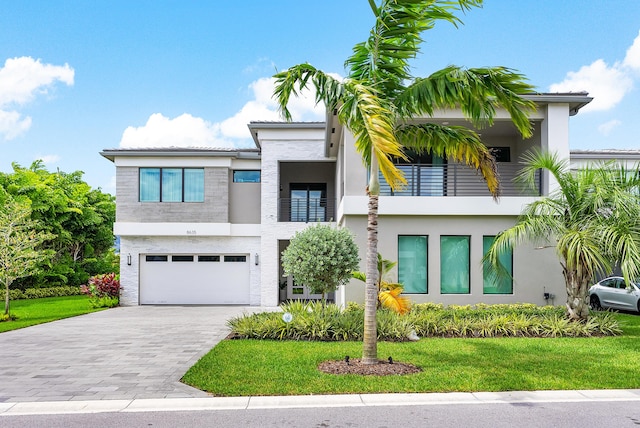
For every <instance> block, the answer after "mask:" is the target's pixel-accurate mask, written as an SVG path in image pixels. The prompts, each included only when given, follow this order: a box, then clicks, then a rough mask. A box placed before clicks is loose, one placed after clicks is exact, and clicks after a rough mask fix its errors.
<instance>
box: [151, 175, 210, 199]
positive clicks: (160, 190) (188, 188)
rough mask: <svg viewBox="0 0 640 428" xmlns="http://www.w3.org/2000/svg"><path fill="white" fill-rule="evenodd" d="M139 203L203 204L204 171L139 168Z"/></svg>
mask: <svg viewBox="0 0 640 428" xmlns="http://www.w3.org/2000/svg"><path fill="white" fill-rule="evenodd" d="M140 202H204V169H203V168H140Z"/></svg>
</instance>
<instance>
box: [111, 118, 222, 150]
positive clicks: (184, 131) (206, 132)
mask: <svg viewBox="0 0 640 428" xmlns="http://www.w3.org/2000/svg"><path fill="white" fill-rule="evenodd" d="M219 134H220V133H219V126H218V125H215V124H212V123H210V122H207V121H206V120H204V119H201V118H199V117H193V116H191V115H190V114H187V113H184V114H182V115H180V116H178V117H176V118H174V119H170V118H168V117H166V116H164V115H162V114H161V113H154V114H152V115H151V116H149V119H148V120H147V123H146V124H145V125H144V126H140V127H137V128H136V127H133V126H129V127H128V128H127V129H125V130H124V133H123V134H122V140H121V141H120V147H123V148H131V147H207V146H215V147H224V146H228V145H229V144H225V143H224V142H223V141H221V140H220V138H219Z"/></svg>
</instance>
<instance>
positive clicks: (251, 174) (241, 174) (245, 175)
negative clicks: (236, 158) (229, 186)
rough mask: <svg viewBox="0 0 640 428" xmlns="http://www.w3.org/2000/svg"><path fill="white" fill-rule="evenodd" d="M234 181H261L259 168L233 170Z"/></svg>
mask: <svg viewBox="0 0 640 428" xmlns="http://www.w3.org/2000/svg"><path fill="white" fill-rule="evenodd" d="M233 182H234V183H260V171H259V170H236V171H233Z"/></svg>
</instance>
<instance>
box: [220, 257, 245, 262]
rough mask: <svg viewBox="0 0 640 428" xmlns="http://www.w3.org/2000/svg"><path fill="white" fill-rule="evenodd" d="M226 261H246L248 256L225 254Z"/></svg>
mask: <svg viewBox="0 0 640 428" xmlns="http://www.w3.org/2000/svg"><path fill="white" fill-rule="evenodd" d="M224 261H225V263H229V262H246V261H247V256H224Z"/></svg>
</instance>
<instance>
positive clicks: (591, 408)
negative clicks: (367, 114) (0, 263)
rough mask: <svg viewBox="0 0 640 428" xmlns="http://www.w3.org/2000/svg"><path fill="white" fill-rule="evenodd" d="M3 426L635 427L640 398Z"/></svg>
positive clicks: (98, 416)
mask: <svg viewBox="0 0 640 428" xmlns="http://www.w3.org/2000/svg"><path fill="white" fill-rule="evenodd" d="M0 426H2V427H3V428H25V427H48V428H63V427H64V428H74V427H83V428H84V427H127V428H129V427H133V428H135V427H146V428H149V427H154V428H164V427H167V428H169V427H171V428H176V427H216V428H218V427H221V428H224V427H243V428H251V427H260V428H267V427H314V428H315V427H318V428H339V427H345V428H357V427H367V428H392V427H470V426H473V427H474V428H483V427H487V428H489V427H490V428H500V427H518V428H529V427H531V428H544V427H554V428H555V427H560V428H561V427H580V428H592V427H593V428H596V427H598V428H601V427H638V426H640V403H639V402H638V401H596V402H594V401H591V402H579V403H575V402H574V403H572V402H567V403H562V402H550V403H505V404H460V403H458V404H445V405H433V404H432V405H427V406H424V405H420V406H415V405H411V406H377V407H366V408H362V407H360V408H358V407H333V408H321V407H315V408H306V409H299V408H298V409H291V408H282V409H266V410H258V409H256V410H217V411H206V410H205V411H175V412H174V411H171V412H130V413H128V412H120V413H95V414H87V413H83V414H65V415H34V416H2V417H0Z"/></svg>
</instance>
